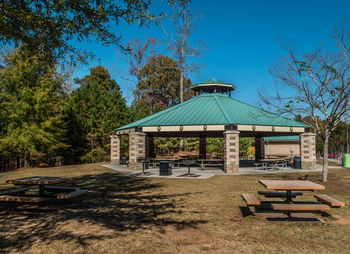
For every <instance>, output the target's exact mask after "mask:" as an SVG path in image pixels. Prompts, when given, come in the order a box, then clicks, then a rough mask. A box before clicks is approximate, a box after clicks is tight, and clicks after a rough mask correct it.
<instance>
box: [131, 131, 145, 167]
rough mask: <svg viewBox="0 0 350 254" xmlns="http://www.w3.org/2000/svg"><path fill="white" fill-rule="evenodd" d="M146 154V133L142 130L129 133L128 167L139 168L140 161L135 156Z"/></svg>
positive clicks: (140, 165)
mask: <svg viewBox="0 0 350 254" xmlns="http://www.w3.org/2000/svg"><path fill="white" fill-rule="evenodd" d="M145 156H146V134H144V133H142V132H131V133H129V168H130V169H131V170H141V169H142V163H138V162H137V158H139V157H145Z"/></svg>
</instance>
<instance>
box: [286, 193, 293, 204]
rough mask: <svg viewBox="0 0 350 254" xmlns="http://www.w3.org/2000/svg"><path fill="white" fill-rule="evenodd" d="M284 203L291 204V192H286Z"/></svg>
mask: <svg viewBox="0 0 350 254" xmlns="http://www.w3.org/2000/svg"><path fill="white" fill-rule="evenodd" d="M286 202H288V203H292V202H293V200H292V191H291V190H287V192H286Z"/></svg>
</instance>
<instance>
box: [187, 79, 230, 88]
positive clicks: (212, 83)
mask: <svg viewBox="0 0 350 254" xmlns="http://www.w3.org/2000/svg"><path fill="white" fill-rule="evenodd" d="M203 85H205V86H208V87H210V86H218V85H219V86H220V85H222V86H225V87H228V86H229V87H232V88H233V90H235V89H236V87H235V86H234V85H233V84H230V83H227V82H224V81H221V80H218V79H215V78H210V79H208V80H204V81H202V82H199V83H197V84H195V85H193V86H192V87H191V88H195V87H197V86H203Z"/></svg>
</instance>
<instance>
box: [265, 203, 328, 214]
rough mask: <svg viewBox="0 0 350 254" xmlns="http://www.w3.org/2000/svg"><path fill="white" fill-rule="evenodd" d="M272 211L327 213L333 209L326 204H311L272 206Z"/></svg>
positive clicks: (273, 204)
mask: <svg viewBox="0 0 350 254" xmlns="http://www.w3.org/2000/svg"><path fill="white" fill-rule="evenodd" d="M271 207H272V210H275V211H285V212H306V211H310V212H317V211H327V210H330V209H331V208H330V207H329V206H328V205H326V204H318V203H310V204H297V203H293V204H280V203H278V204H275V203H272V204H271Z"/></svg>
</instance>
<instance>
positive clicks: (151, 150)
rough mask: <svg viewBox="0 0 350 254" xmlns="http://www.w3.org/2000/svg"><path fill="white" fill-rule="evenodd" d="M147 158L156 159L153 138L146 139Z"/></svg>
mask: <svg viewBox="0 0 350 254" xmlns="http://www.w3.org/2000/svg"><path fill="white" fill-rule="evenodd" d="M148 157H150V158H155V157H156V153H155V150H154V138H153V137H148Z"/></svg>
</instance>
